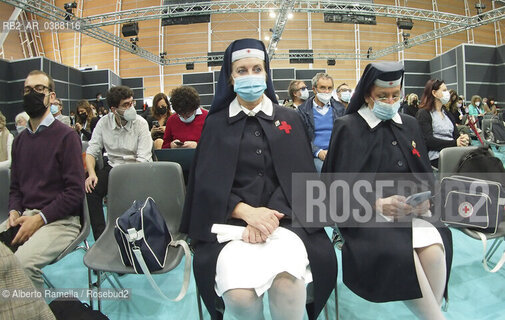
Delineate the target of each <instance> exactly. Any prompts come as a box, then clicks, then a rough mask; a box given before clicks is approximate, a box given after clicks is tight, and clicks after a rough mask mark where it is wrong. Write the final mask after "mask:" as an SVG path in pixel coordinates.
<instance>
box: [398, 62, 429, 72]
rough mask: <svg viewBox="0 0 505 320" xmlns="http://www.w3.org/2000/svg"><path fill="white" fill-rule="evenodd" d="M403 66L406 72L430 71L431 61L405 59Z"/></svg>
mask: <svg viewBox="0 0 505 320" xmlns="http://www.w3.org/2000/svg"><path fill="white" fill-rule="evenodd" d="M403 66H404V68H405V72H413V73H430V62H429V61H417V60H405V61H404V65H403Z"/></svg>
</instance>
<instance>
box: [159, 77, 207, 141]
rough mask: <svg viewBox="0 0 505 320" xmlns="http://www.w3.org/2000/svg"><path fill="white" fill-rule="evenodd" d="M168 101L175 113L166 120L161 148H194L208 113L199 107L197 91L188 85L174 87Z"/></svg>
mask: <svg viewBox="0 0 505 320" xmlns="http://www.w3.org/2000/svg"><path fill="white" fill-rule="evenodd" d="M170 102H171V103H172V108H174V110H175V112H176V113H175V114H173V115H172V116H170V117H169V118H168V120H167V124H166V128H165V135H164V136H163V148H196V146H197V145H198V142H199V141H200V137H201V135H202V129H203V124H204V122H205V118H206V117H207V114H208V112H207V110H204V109H202V108H200V96H199V95H198V92H197V91H196V90H195V89H194V88H193V87H190V86H182V87H178V88H175V89H173V90H172V92H171V94H170Z"/></svg>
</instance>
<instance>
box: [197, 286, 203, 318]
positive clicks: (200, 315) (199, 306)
mask: <svg viewBox="0 0 505 320" xmlns="http://www.w3.org/2000/svg"><path fill="white" fill-rule="evenodd" d="M196 302H197V304H198V318H199V319H200V320H203V312H202V300H201V299H200V291H198V287H196Z"/></svg>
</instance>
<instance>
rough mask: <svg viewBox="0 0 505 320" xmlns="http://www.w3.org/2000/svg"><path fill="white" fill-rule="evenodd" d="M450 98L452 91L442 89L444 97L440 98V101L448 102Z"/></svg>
mask: <svg viewBox="0 0 505 320" xmlns="http://www.w3.org/2000/svg"><path fill="white" fill-rule="evenodd" d="M450 99H451V93H450V92H449V91H442V98H440V102H442V104H446V103H447V102H449V100H450Z"/></svg>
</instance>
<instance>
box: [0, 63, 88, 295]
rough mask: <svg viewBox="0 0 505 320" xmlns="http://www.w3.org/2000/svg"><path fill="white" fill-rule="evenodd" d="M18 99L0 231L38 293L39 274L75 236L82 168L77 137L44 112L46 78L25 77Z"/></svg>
mask: <svg viewBox="0 0 505 320" xmlns="http://www.w3.org/2000/svg"><path fill="white" fill-rule="evenodd" d="M23 94H24V95H23V108H24V110H25V111H26V113H27V114H28V115H29V116H30V119H29V121H28V123H27V128H26V130H23V131H22V132H21V133H19V135H18V136H17V137H16V139H14V143H13V145H12V165H11V186H10V193H9V219H8V220H7V221H5V222H4V223H2V224H1V225H0V232H3V231H5V230H7V229H11V228H12V229H11V231H10V232H11V233H13V234H15V236H14V239H13V240H12V242H11V243H8V244H9V245H11V246H13V247H16V246H19V247H18V248H17V251H16V252H15V255H16V257H17V258H18V260H19V262H20V263H21V265H22V266H23V268H24V270H25V272H26V274H27V275H28V276H29V277H30V279H31V280H32V282H33V284H34V285H35V287H37V288H40V289H41V288H43V285H44V281H43V279H42V271H41V269H42V268H43V267H44V266H46V265H47V264H49V263H51V262H52V261H54V259H55V258H56V257H57V256H58V255H59V254H60V253H61V252H62V251H63V250H64V249H65V248H66V247H67V246H68V245H69V244H70V243H71V242H72V241H73V240H74V239H75V238H76V237H77V235H78V233H79V230H80V227H81V225H80V215H81V208H82V201H83V200H84V187H83V185H82V182H83V181H84V169H83V167H82V165H79V163H82V162H81V161H82V158H81V141H80V139H79V136H78V135H77V134H76V132H75V131H74V130H72V129H71V128H69V127H68V126H66V125H64V124H62V123H61V122H60V121H55V119H54V117H53V116H52V114H51V112H50V105H51V100H54V99H55V93H54V82H53V80H52V79H51V77H50V76H49V75H47V74H46V73H45V72H43V71H40V70H35V71H32V72H30V73H29V74H28V77H27V78H26V80H25V83H24V90H23ZM16 229H17V231H16Z"/></svg>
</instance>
